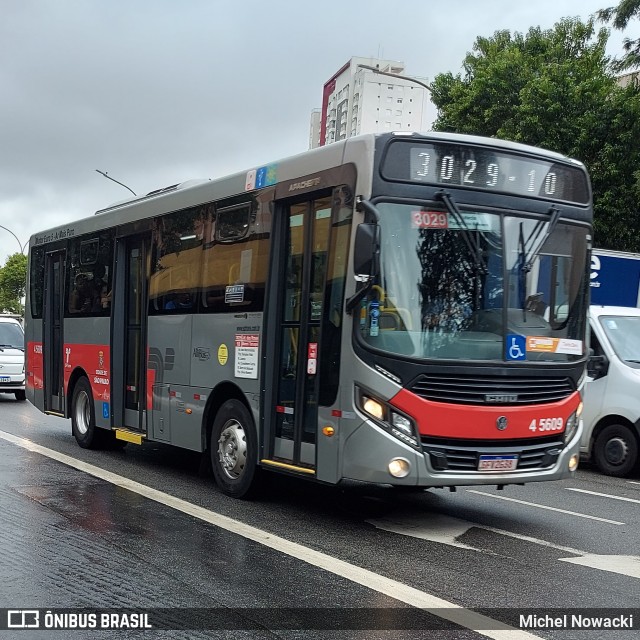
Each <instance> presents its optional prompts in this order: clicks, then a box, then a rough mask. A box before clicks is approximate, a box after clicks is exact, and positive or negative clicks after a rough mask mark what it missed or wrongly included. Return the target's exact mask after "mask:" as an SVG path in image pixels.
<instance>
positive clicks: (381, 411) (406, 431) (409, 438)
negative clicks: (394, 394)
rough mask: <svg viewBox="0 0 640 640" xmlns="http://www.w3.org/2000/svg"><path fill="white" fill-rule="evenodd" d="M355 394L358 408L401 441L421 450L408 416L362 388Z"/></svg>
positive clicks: (412, 423)
mask: <svg viewBox="0 0 640 640" xmlns="http://www.w3.org/2000/svg"><path fill="white" fill-rule="evenodd" d="M356 396H357V403H358V406H359V408H360V409H361V410H362V411H363V412H364V413H366V414H367V415H368V416H369V417H371V418H373V420H374V422H375V423H376V424H377V425H379V426H380V427H382V428H383V429H384V430H385V431H386V432H387V433H390V434H391V435H392V436H394V437H395V438H397V439H398V440H400V441H401V442H404V443H405V444H408V445H409V446H411V447H413V448H414V449H417V450H418V451H420V450H421V447H420V439H419V438H418V436H417V432H416V428H415V424H414V422H413V420H411V418H410V417H409V416H406V415H405V414H403V413H400V412H399V411H398V410H397V409H395V408H394V407H392V406H391V405H389V404H387V403H386V402H384V401H382V400H379V399H378V398H375V397H374V396H372V395H371V394H369V393H367V392H366V391H364V390H363V389H357V392H356Z"/></svg>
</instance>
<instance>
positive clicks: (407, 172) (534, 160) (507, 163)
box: [382, 140, 589, 204]
mask: <svg viewBox="0 0 640 640" xmlns="http://www.w3.org/2000/svg"><path fill="white" fill-rule="evenodd" d="M382 176H383V177H384V178H386V179H387V180H394V181H402V182H407V181H408V182H423V183H428V184H435V185H441V186H443V187H444V186H456V187H467V188H469V189H481V190H483V191H495V192H501V193H507V194H514V195H519V196H528V197H540V198H546V199H549V200H561V201H566V202H575V203H578V204H587V203H588V202H589V184H588V180H587V176H586V173H585V172H584V170H583V169H581V168H580V167H578V166H573V165H571V164H568V163H567V164H565V163H563V162H555V161H553V160H547V159H545V158H540V157H537V156H527V155H522V154H517V153H512V152H509V151H503V150H501V149H495V148H492V147H480V146H474V145H467V144H455V143H454V144H452V143H449V142H446V143H441V142H425V143H416V142H415V141H411V142H409V141H404V140H403V141H396V142H393V143H391V144H390V145H389V147H388V149H387V153H386V154H385V157H384V160H383V164H382Z"/></svg>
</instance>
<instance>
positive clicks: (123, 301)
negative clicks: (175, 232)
mask: <svg viewBox="0 0 640 640" xmlns="http://www.w3.org/2000/svg"><path fill="white" fill-rule="evenodd" d="M150 247H151V238H150V235H147V234H145V235H137V236H129V237H125V238H120V239H118V241H117V244H116V273H115V279H116V281H115V287H114V294H113V296H114V300H113V305H112V316H111V317H112V334H113V342H112V344H113V352H112V358H113V363H114V364H113V366H112V367H111V371H112V386H111V389H112V414H113V425H114V426H115V427H125V428H127V429H131V430H134V431H141V432H143V431H145V430H146V421H145V409H146V361H147V357H146V351H147V339H146V337H147V330H146V326H147V292H148V284H149V264H150V262H149V256H150Z"/></svg>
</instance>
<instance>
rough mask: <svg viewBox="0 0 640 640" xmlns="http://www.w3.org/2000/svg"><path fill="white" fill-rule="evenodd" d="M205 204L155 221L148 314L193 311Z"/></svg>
mask: <svg viewBox="0 0 640 640" xmlns="http://www.w3.org/2000/svg"><path fill="white" fill-rule="evenodd" d="M209 209H210V206H209V205H205V206H202V207H194V208H192V209H187V210H184V211H177V212H174V213H170V214H167V215H165V216H162V217H160V218H157V219H156V220H155V223H154V231H153V258H152V266H151V279H150V283H149V312H150V313H176V312H182V313H185V312H191V311H196V310H197V305H196V304H194V302H197V293H198V291H199V290H200V273H201V270H202V256H203V251H202V248H203V243H204V239H205V235H206V229H207V228H208V219H209Z"/></svg>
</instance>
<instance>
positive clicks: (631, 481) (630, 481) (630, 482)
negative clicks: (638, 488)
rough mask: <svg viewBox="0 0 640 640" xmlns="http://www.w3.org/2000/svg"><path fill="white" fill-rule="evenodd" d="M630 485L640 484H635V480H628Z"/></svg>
mask: <svg viewBox="0 0 640 640" xmlns="http://www.w3.org/2000/svg"><path fill="white" fill-rule="evenodd" d="M627 482H628V483H629V484H640V482H634V481H633V480H627Z"/></svg>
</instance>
